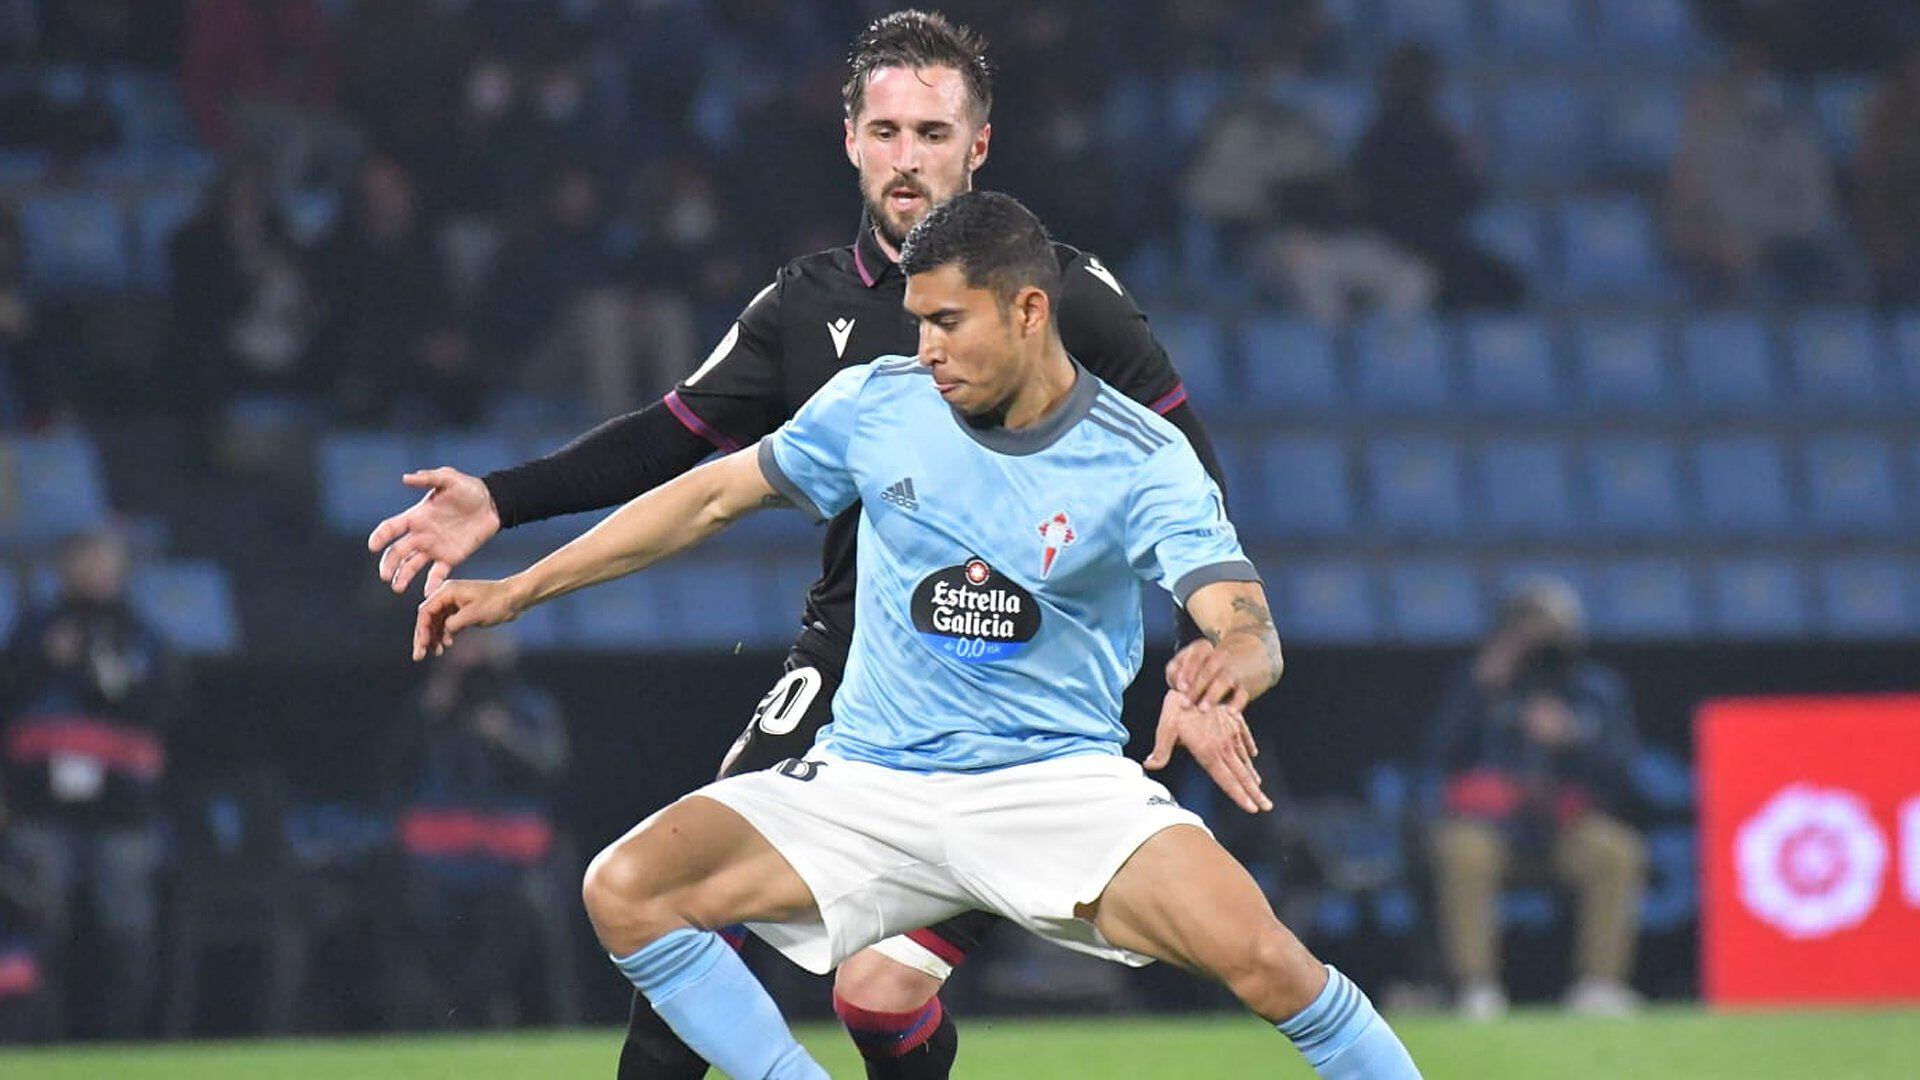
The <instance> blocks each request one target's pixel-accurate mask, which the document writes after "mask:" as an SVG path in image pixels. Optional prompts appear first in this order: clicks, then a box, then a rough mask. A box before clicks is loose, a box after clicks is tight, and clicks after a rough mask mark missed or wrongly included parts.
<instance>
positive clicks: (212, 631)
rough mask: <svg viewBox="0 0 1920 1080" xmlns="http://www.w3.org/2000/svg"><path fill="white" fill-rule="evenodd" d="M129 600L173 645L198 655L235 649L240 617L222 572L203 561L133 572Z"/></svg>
mask: <svg viewBox="0 0 1920 1080" xmlns="http://www.w3.org/2000/svg"><path fill="white" fill-rule="evenodd" d="M127 598H128V600H129V601H131V602H132V604H133V606H134V608H135V610H137V611H139V612H140V614H141V615H143V616H145V617H146V619H147V620H148V621H149V622H151V623H153V625H154V628H155V629H156V630H158V631H159V633H160V635H161V636H162V637H164V638H166V640H167V641H168V643H170V644H171V645H172V646H173V647H174V648H176V649H179V650H180V651H181V652H184V653H190V654H194V655H199V656H219V655H224V654H226V653H230V652H232V651H234V649H235V648H236V647H237V646H238V645H239V642H240V620H239V619H238V618H237V617H236V616H235V614H234V610H233V590H232V588H231V587H230V586H229V585H228V582H227V574H226V571H225V570H223V569H222V568H221V567H220V566H219V565H217V564H215V563H211V562H206V561H203V560H186V561H181V562H170V563H158V564H153V565H149V566H142V567H139V568H138V569H136V570H134V572H133V574H132V575H131V576H130V577H129V578H128V581H127Z"/></svg>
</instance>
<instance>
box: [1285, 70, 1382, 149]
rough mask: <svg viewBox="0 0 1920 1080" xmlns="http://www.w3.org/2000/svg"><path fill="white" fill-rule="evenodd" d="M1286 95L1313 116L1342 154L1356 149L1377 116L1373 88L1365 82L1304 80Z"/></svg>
mask: <svg viewBox="0 0 1920 1080" xmlns="http://www.w3.org/2000/svg"><path fill="white" fill-rule="evenodd" d="M1282 96H1283V97H1285V98H1286V99H1288V100H1289V101H1291V102H1292V103H1294V104H1296V105H1298V106H1299V107H1300V108H1302V109H1304V110H1305V111H1306V113H1307V115H1309V116H1311V117H1313V119H1314V122H1315V123H1317V124H1319V125H1320V130H1321V131H1324V132H1325V133H1326V134H1327V136H1328V137H1329V138H1331V139H1332V140H1333V142H1334V145H1335V146H1336V147H1337V148H1338V149H1339V151H1340V152H1341V153H1342V154H1346V153H1351V152H1352V150H1353V148H1354V147H1355V146H1356V145H1358V144H1359V142H1360V137H1361V136H1362V135H1365V134H1366V131H1367V123H1368V122H1369V121H1371V120H1372V119H1373V113H1374V102H1373V88H1372V87H1370V86H1367V85H1365V84H1363V83H1355V82H1348V81H1344V80H1338V79H1310V80H1303V81H1302V82H1300V83H1299V84H1298V85H1297V86H1295V87H1293V88H1292V89H1291V91H1290V92H1287V93H1284V94H1283V95H1282Z"/></svg>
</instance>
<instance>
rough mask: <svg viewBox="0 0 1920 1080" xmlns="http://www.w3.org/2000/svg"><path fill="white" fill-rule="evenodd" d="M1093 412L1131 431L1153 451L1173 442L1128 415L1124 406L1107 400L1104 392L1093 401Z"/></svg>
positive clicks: (1136, 418) (1137, 418) (1144, 422)
mask: <svg viewBox="0 0 1920 1080" xmlns="http://www.w3.org/2000/svg"><path fill="white" fill-rule="evenodd" d="M1093 411H1094V413H1095V414H1096V415H1100V416H1104V417H1106V418H1107V419H1109V420H1111V421H1113V422H1114V423H1117V424H1122V425H1125V426H1126V427H1128V428H1130V429H1132V431H1133V432H1134V434H1136V435H1138V436H1139V437H1140V438H1141V440H1143V441H1144V442H1146V443H1147V444H1148V445H1149V446H1151V447H1152V448H1154V449H1158V448H1160V447H1162V446H1165V445H1167V443H1169V442H1172V441H1173V440H1171V439H1169V438H1168V437H1167V436H1165V435H1163V434H1161V433H1160V432H1158V431H1155V430H1153V429H1152V428H1150V427H1148V426H1147V423H1146V421H1144V420H1142V419H1140V418H1139V417H1137V416H1134V415H1132V414H1131V413H1129V412H1128V411H1127V409H1126V406H1124V405H1121V404H1119V403H1118V402H1115V401H1112V400H1109V399H1108V398H1107V396H1106V392H1105V391H1102V392H1101V395H1100V397H1099V398H1097V399H1095V401H1094V403H1093Z"/></svg>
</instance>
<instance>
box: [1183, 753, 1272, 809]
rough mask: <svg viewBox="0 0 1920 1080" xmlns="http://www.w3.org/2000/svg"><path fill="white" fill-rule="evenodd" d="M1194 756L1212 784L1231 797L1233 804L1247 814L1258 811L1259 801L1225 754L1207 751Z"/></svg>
mask: <svg viewBox="0 0 1920 1080" xmlns="http://www.w3.org/2000/svg"><path fill="white" fill-rule="evenodd" d="M1195 757H1196V758H1197V759H1198V760H1199V762H1200V767H1201V768H1203V769H1205V770H1206V771H1207V775H1208V776H1210V777H1212V778H1213V783H1214V786H1215V787H1217V788H1219V789H1220V790H1221V791H1222V792H1223V793H1225V794H1226V796H1227V798H1229V799H1232V800H1233V803H1234V805H1235V806H1238V807H1239V808H1240V809H1242V810H1245V811H1246V812H1247V813H1249V814H1253V813H1258V812H1259V809H1260V801H1259V799H1258V798H1256V797H1255V794H1256V793H1255V792H1254V791H1253V790H1251V789H1249V788H1248V787H1247V782H1246V779H1245V777H1244V776H1243V775H1242V774H1241V773H1240V772H1239V771H1238V770H1236V769H1235V768H1234V767H1233V765H1232V763H1231V761H1230V760H1229V759H1228V756H1227V755H1225V754H1220V753H1212V752H1209V753H1205V754H1198V755H1195Z"/></svg>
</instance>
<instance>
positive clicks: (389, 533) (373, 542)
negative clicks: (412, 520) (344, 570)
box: [367, 513, 407, 551]
mask: <svg viewBox="0 0 1920 1080" xmlns="http://www.w3.org/2000/svg"><path fill="white" fill-rule="evenodd" d="M406 533H407V515H406V514H404V513H401V514H395V515H393V516H392V517H390V518H388V519H387V520H385V521H382V522H381V523H380V524H378V525H375V526H374V527H373V531H372V532H371V533H368V534H367V550H368V551H379V550H381V549H382V548H385V547H386V546H387V545H389V544H391V543H393V542H394V541H395V540H398V539H400V538H401V537H402V536H405V535H406Z"/></svg>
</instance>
